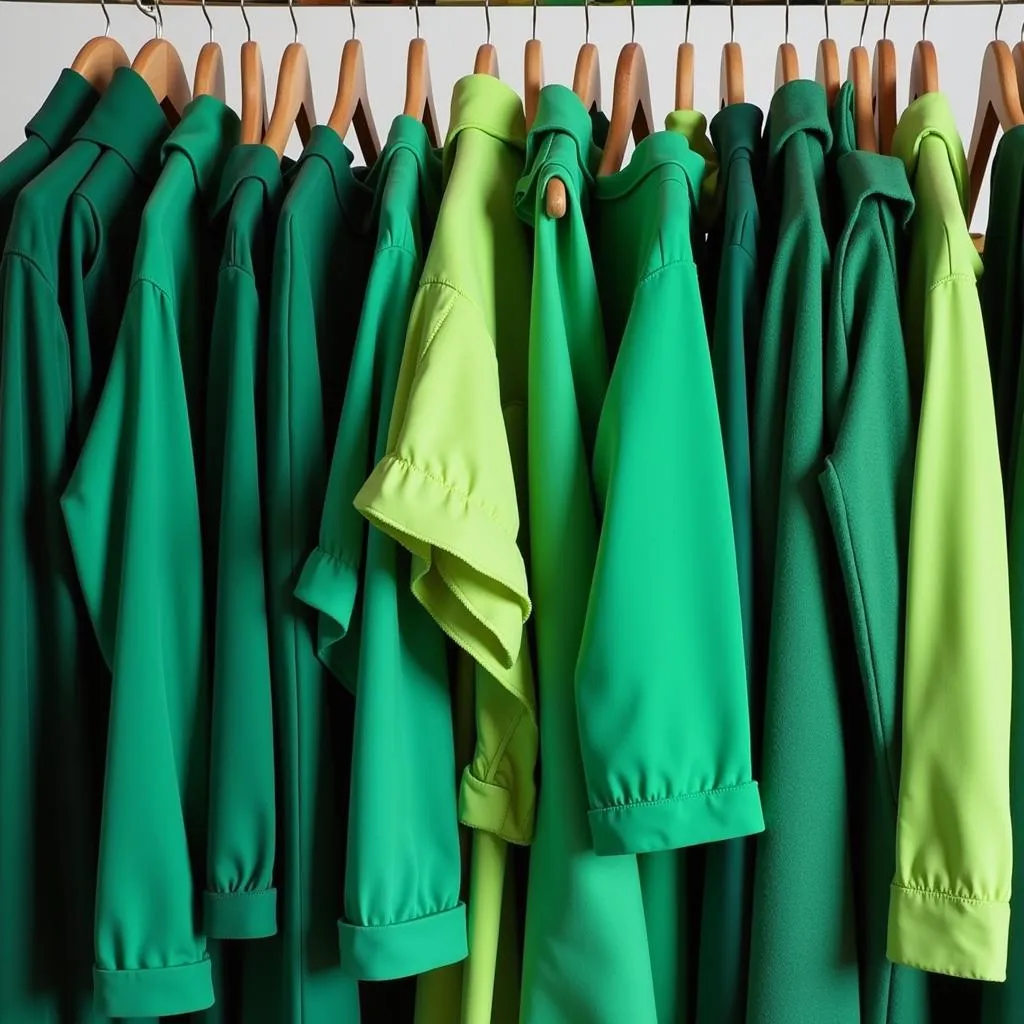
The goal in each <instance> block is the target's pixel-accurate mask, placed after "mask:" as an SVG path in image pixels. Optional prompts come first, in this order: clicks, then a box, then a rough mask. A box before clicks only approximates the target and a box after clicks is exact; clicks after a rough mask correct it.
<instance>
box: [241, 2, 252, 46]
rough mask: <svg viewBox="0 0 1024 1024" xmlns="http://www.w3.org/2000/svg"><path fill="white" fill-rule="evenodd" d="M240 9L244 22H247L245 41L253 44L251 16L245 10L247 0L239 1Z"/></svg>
mask: <svg viewBox="0 0 1024 1024" xmlns="http://www.w3.org/2000/svg"><path fill="white" fill-rule="evenodd" d="M238 9H239V10H240V11H241V12H242V21H244V22H245V37H246V38H245V41H246V42H247V43H251V42H252V25H250V24H249V14H248V12H247V11H246V9H245V0H238Z"/></svg>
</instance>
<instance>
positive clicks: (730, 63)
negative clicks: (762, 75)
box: [718, 43, 746, 107]
mask: <svg viewBox="0 0 1024 1024" xmlns="http://www.w3.org/2000/svg"><path fill="white" fill-rule="evenodd" d="M745 97H746V92H745V89H744V84H743V48H742V47H741V46H740V44H739V43H726V44H725V46H723V47H722V62H721V66H720V68H719V74H718V100H719V107H728V106H731V105H732V104H733V103H742V102H743V101H744V99H745Z"/></svg>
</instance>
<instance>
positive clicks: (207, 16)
mask: <svg viewBox="0 0 1024 1024" xmlns="http://www.w3.org/2000/svg"><path fill="white" fill-rule="evenodd" d="M199 4H200V6H201V7H202V8H203V17H204V18H205V19H206V24H207V26H209V29H210V42H211V43H212V42H213V21H212V19H211V18H210V12H209V10H208V9H207V7H206V0H199Z"/></svg>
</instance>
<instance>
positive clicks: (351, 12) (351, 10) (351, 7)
mask: <svg viewBox="0 0 1024 1024" xmlns="http://www.w3.org/2000/svg"><path fill="white" fill-rule="evenodd" d="M348 16H349V18H350V20H351V21H352V38H353V39H355V37H356V3H355V0H348Z"/></svg>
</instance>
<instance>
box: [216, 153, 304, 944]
mask: <svg viewBox="0 0 1024 1024" xmlns="http://www.w3.org/2000/svg"><path fill="white" fill-rule="evenodd" d="M284 189H285V180H284V177H283V175H282V173H281V165H280V162H279V161H278V158H277V155H276V154H275V153H274V151H273V150H271V149H269V148H268V147H266V146H262V145H258V144H257V145H245V146H236V147H235V149H234V150H233V151H232V152H231V154H230V156H229V157H228V160H227V163H226V165H225V167H224V172H223V174H222V175H221V180H220V188H219V191H218V196H217V203H216V206H215V207H214V209H213V212H214V215H215V216H216V217H217V218H218V220H221V221H222V223H223V225H224V249H223V255H222V258H221V263H220V269H219V271H218V273H217V298H216V305H215V307H214V316H213V331H212V336H211V339H210V355H209V376H208V379H207V383H206V408H207V415H206V494H205V502H204V506H205V507H204V510H203V513H204V518H205V520H206V523H207V542H208V543H207V546H206V548H205V551H204V554H205V555H206V557H207V559H208V562H207V569H206V572H207V578H208V593H209V595H210V598H211V600H212V602H213V612H212V621H213V675H212V682H211V685H212V689H213V696H212V708H211V745H210V797H209V800H210V820H209V838H208V848H207V868H206V891H205V893H204V905H203V920H204V922H205V925H206V930H207V933H208V934H209V935H210V936H211V937H212V938H224V939H253V938H262V937H265V936H267V935H273V934H274V932H275V931H276V930H277V891H276V889H275V888H274V879H273V872H274V861H275V856H276V843H277V838H276V821H277V807H276V796H275V774H274V731H273V695H272V693H271V687H270V642H269V636H268V629H269V626H268V622H267V596H266V590H265V586H264V575H265V571H264V559H263V536H264V524H263V507H262V506H263V496H262V481H261V479H260V468H261V465H262V460H263V458H264V457H265V456H264V452H263V437H262V435H261V431H260V425H261V419H262V413H263V393H264V388H265V380H264V369H265V362H266V347H267V321H268V309H267V305H268V303H267V300H268V298H269V296H270V263H271V259H272V258H273V247H274V233H275V229H276V227H277V217H278V214H279V212H280V206H281V199H282V196H283V193H284Z"/></svg>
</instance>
